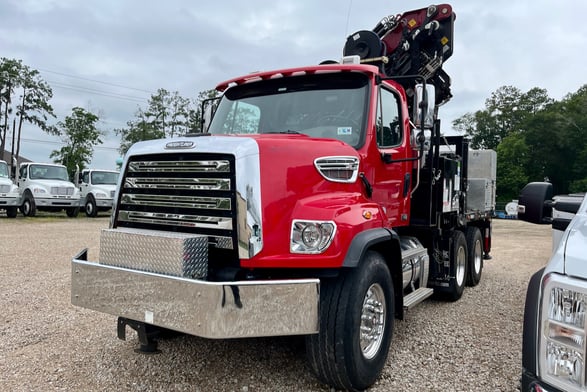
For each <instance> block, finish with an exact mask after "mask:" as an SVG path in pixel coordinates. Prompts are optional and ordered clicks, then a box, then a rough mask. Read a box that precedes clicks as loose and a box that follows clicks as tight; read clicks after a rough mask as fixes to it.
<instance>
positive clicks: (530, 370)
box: [522, 268, 544, 391]
mask: <svg viewBox="0 0 587 392" xmlns="http://www.w3.org/2000/svg"><path fill="white" fill-rule="evenodd" d="M543 273H544V268H542V269H541V270H539V271H538V272H536V273H535V274H534V275H532V277H531V278H530V282H529V283H528V291H527V292H526V304H525V306H524V331H523V335H522V390H523V391H526V390H529V389H528V388H529V383H530V382H531V381H532V380H534V379H535V377H536V365H537V360H536V349H537V347H536V343H537V341H536V339H537V336H538V326H537V325H536V324H537V321H538V305H539V302H540V297H539V293H540V283H541V281H542V275H543Z"/></svg>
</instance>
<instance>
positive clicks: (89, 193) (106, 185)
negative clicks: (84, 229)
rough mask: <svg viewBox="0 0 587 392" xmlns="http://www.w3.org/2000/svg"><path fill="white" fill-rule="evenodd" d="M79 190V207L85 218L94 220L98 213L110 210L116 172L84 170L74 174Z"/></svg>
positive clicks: (116, 176) (116, 178) (116, 177)
mask: <svg viewBox="0 0 587 392" xmlns="http://www.w3.org/2000/svg"><path fill="white" fill-rule="evenodd" d="M75 180H76V185H77V186H78V187H79V190H80V207H81V208H83V209H84V211H85V213H86V216H88V217H90V218H94V217H96V216H97V215H98V212H100V211H108V210H110V209H111V208H112V201H113V199H114V193H115V191H116V183H117V181H118V172H117V171H114V170H98V169H84V170H82V172H81V173H80V172H79V171H76V174H75Z"/></svg>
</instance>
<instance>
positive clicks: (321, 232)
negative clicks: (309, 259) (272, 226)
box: [290, 220, 336, 254]
mask: <svg viewBox="0 0 587 392" xmlns="http://www.w3.org/2000/svg"><path fill="white" fill-rule="evenodd" d="M335 231H336V224H335V223H334V222H330V221H325V222H323V221H304V220H294V221H293V222H292V225H291V240H290V251H291V252H292V253H309V254H315V253H322V252H324V251H325V250H326V249H327V248H328V247H329V246H330V244H331V243H332V239H333V238H334V233H335Z"/></svg>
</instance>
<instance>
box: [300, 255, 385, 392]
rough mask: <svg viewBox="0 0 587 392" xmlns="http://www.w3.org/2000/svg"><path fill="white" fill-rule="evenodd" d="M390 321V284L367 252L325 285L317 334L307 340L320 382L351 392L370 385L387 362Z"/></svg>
mask: <svg viewBox="0 0 587 392" xmlns="http://www.w3.org/2000/svg"><path fill="white" fill-rule="evenodd" d="M393 320H394V294H393V281H392V279H391V274H390V272H389V269H388V267H387V265H386V264H385V260H384V259H383V257H382V256H381V255H380V254H379V253H377V252H373V251H369V252H367V253H366V255H365V257H364V259H363V260H362V262H361V264H360V265H359V266H358V267H357V268H355V269H352V270H348V271H343V272H342V273H341V274H340V276H338V277H337V278H335V279H331V280H324V281H323V282H322V283H321V286H320V328H319V333H318V334H315V335H308V336H307V338H306V352H307V357H308V362H309V364H310V367H311V368H312V370H313V372H314V373H315V374H316V376H317V377H318V379H319V380H320V381H322V382H324V383H326V384H328V385H330V386H332V387H334V388H337V389H346V390H352V391H359V390H363V389H365V388H367V387H369V386H370V385H372V384H373V383H374V382H375V381H376V380H377V378H378V377H379V375H380V374H381V371H382V369H383V366H384V365H385V361H386V360H387V354H388V351H389V345H390V343H391V337H392V334H393Z"/></svg>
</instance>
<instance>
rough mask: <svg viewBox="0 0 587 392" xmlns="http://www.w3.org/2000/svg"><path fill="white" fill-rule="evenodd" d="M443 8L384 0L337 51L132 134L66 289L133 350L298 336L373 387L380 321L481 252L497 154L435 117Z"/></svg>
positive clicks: (445, 47) (381, 343)
mask: <svg viewBox="0 0 587 392" xmlns="http://www.w3.org/2000/svg"><path fill="white" fill-rule="evenodd" d="M454 20H455V15H454V13H453V11H452V8H451V6H450V5H447V4H440V5H436V6H430V7H428V8H425V9H419V10H415V11H410V12H406V13H404V14H401V15H396V16H390V17H388V18H385V19H384V20H383V21H382V22H381V23H379V24H377V26H376V27H375V28H374V29H373V30H365V31H359V32H357V33H355V34H353V35H351V36H350V37H348V39H347V42H346V44H345V46H344V51H343V55H344V57H343V59H342V61H340V62H334V61H326V62H324V63H322V64H320V65H314V66H308V67H301V68H293V69H282V70H276V71H270V72H259V73H254V74H248V75H246V76H242V77H238V78H234V79H231V80H228V81H226V82H224V83H221V84H219V85H218V87H217V88H218V90H219V91H221V92H223V94H222V97H221V99H220V101H219V102H218V103H217V105H214V107H215V108H214V113H213V116H212V115H211V114H212V113H211V110H209V111H207V114H209V116H204V117H206V118H211V121H206V122H205V124H204V126H203V128H204V129H203V132H202V133H199V134H194V135H191V136H186V137H179V138H174V139H166V140H154V141H147V142H140V143H137V144H135V145H134V146H132V148H131V149H130V150H129V151H128V153H127V154H126V156H125V158H124V162H123V164H122V167H121V172H120V177H119V181H118V185H117V190H116V196H115V205H114V207H113V212H112V217H111V222H110V228H109V229H105V230H103V232H102V233H101V240H100V255H99V260H98V262H91V261H88V256H87V253H88V252H87V250H84V251H82V252H80V254H79V255H77V256H76V257H74V259H73V261H72V302H73V304H75V305H78V306H81V307H85V308H89V309H94V310H97V311H100V312H104V313H108V314H111V315H115V316H118V336H119V337H120V338H121V339H124V338H125V335H126V327H127V326H128V327H131V328H132V329H134V330H136V331H137V333H138V339H139V342H140V344H141V349H142V350H144V351H152V350H155V349H156V343H157V333H158V332H159V331H160V330H166V329H170V330H174V331H180V332H183V333H187V334H192V335H196V336H201V337H206V338H218V339H226V338H236V337H255V336H278V335H306V336H307V337H306V346H307V357H308V361H309V363H310V366H311V368H312V370H313V371H314V373H315V374H316V376H317V377H318V378H319V379H320V380H321V381H322V382H324V383H326V384H329V385H331V386H333V387H335V388H341V389H349V390H361V389H364V388H367V387H368V386H370V385H372V384H373V383H374V382H375V381H376V379H377V377H378V376H379V375H380V373H381V370H382V368H383V366H384V364H385V361H386V359H387V354H388V350H389V345H390V342H391V339H392V333H393V325H394V319H402V318H403V317H404V314H405V312H406V311H407V309H409V308H411V307H413V306H415V305H416V304H418V303H420V302H422V301H423V300H425V299H426V298H428V297H429V296H431V295H433V294H437V295H438V296H440V297H444V298H447V299H448V300H457V299H459V298H460V297H461V295H462V293H463V290H464V288H465V286H466V285H467V284H469V285H471V286H474V285H476V284H478V283H479V280H480V278H481V273H482V268H483V260H484V258H488V257H489V251H490V247H491V216H492V214H493V212H494V205H495V152H493V151H474V150H470V149H469V146H468V141H467V140H466V139H465V138H463V137H457V136H452V137H445V136H443V135H442V134H441V132H440V121H439V120H438V119H437V108H438V106H439V105H441V104H443V103H445V102H446V101H448V100H449V99H450V97H451V93H450V78H449V77H448V76H447V75H446V73H445V72H444V71H443V69H442V65H443V63H444V62H445V61H446V60H447V59H448V58H449V57H450V56H451V55H452V51H453V46H452V45H453V23H454ZM211 107H212V105H210V106H209V108H211Z"/></svg>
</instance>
